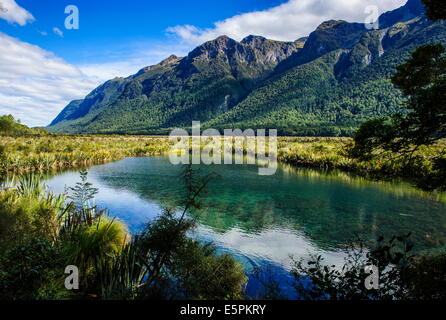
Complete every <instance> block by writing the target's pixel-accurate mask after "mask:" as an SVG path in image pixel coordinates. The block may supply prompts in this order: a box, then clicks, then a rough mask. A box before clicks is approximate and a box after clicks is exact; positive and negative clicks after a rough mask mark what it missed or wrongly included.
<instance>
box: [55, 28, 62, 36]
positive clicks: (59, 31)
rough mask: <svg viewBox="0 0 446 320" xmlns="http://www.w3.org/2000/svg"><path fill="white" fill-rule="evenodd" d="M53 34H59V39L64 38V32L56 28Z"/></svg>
mask: <svg viewBox="0 0 446 320" xmlns="http://www.w3.org/2000/svg"><path fill="white" fill-rule="evenodd" d="M53 32H54V33H55V34H57V35H58V36H59V37H63V32H62V30H60V29H59V28H57V27H54V28H53Z"/></svg>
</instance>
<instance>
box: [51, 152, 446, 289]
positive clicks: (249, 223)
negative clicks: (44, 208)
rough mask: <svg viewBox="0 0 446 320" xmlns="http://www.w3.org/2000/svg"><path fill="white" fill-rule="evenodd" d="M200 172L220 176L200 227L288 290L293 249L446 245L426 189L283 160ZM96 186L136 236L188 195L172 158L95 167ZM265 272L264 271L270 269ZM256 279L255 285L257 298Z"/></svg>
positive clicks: (70, 179) (337, 257)
mask: <svg viewBox="0 0 446 320" xmlns="http://www.w3.org/2000/svg"><path fill="white" fill-rule="evenodd" d="M194 168H197V169H199V170H200V174H202V175H204V174H208V173H213V174H215V178H213V179H212V181H211V182H210V184H209V185H208V187H207V190H206V193H205V194H203V195H202V197H201V200H202V208H201V209H200V210H197V211H196V212H194V216H196V217H198V222H199V224H198V227H197V230H196V234H195V235H193V236H196V237H199V238H200V239H202V240H204V241H212V242H214V243H215V244H216V245H217V246H218V248H219V250H220V251H221V252H228V253H230V254H231V255H233V256H234V257H235V258H236V259H238V260H239V261H240V262H241V263H242V264H243V265H244V266H245V268H246V270H247V272H248V274H250V273H251V272H252V270H253V267H255V266H260V267H263V268H264V270H268V272H270V273H272V274H273V275H274V277H275V278H276V279H278V281H280V282H281V285H282V287H283V289H284V291H285V293H286V294H287V295H288V296H289V297H293V293H292V289H291V287H290V286H289V284H288V282H289V280H290V276H289V274H288V271H289V270H290V267H291V259H290V255H292V256H294V257H295V258H304V259H305V258H308V257H309V255H310V254H317V255H322V256H323V257H324V258H325V259H326V261H327V263H330V264H337V265H340V264H342V262H343V258H344V253H343V251H342V250H341V248H342V246H344V245H346V244H348V243H349V241H350V240H351V239H354V238H355V237H358V236H359V237H360V238H361V239H364V240H366V241H368V242H369V243H372V241H373V240H375V239H376V238H377V237H378V236H380V235H383V236H386V237H391V236H392V235H402V234H407V233H409V232H412V237H411V239H412V241H413V242H414V244H415V250H416V251H426V250H433V249H441V248H444V247H445V244H446V201H445V196H444V194H427V193H424V192H421V191H419V190H416V189H414V188H412V187H411V186H410V185H408V184H406V183H402V182H374V181H369V180H367V179H364V178H359V177H355V176H352V175H349V174H346V173H342V172H338V171H334V172H330V173H325V172H322V171H317V170H309V169H297V168H293V167H290V166H285V165H281V166H279V168H278V170H277V172H276V174H275V175H272V176H259V175H258V170H257V169H258V168H257V167H256V166H254V165H211V166H206V165H199V166H194ZM88 171H89V175H88V178H89V181H90V182H91V183H93V185H94V186H95V187H97V188H99V190H100V191H99V193H98V194H97V196H96V204H97V205H98V206H99V207H101V208H108V209H109V212H110V215H111V216H117V217H118V218H119V219H121V220H122V221H124V222H126V223H127V225H128V226H129V229H130V231H131V232H132V233H135V232H138V231H139V230H141V228H143V227H144V224H145V223H146V222H147V221H149V220H150V219H153V218H154V217H156V216H157V215H159V214H160V213H161V212H162V210H163V208H164V207H167V206H170V207H172V206H175V205H177V204H178V202H179V201H181V200H182V199H183V195H184V194H185V190H184V184H183V181H182V180H181V178H180V177H179V175H180V174H181V172H182V167H181V166H175V165H172V164H171V163H170V162H169V158H168V157H165V156H160V157H150V158H127V159H124V160H122V161H118V162H113V163H107V164H104V165H98V166H93V167H91V168H89V169H88ZM78 181H80V178H79V173H78V172H76V171H69V172H64V173H60V174H58V175H55V176H53V177H49V178H47V179H46V184H47V185H48V187H49V189H50V190H52V191H54V192H57V193H59V192H63V191H64V190H65V187H66V186H73V185H74V184H75V183H76V182H78ZM265 272H266V271H265ZM257 290H258V282H257V281H256V279H254V278H253V277H251V278H250V281H249V283H248V288H247V291H248V294H249V295H251V296H252V297H254V296H256V293H257Z"/></svg>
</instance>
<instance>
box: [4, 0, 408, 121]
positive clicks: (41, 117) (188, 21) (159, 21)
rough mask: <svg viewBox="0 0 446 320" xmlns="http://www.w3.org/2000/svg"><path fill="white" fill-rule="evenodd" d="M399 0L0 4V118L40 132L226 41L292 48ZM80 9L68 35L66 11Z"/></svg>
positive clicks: (8, 0)
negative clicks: (103, 91) (120, 83)
mask: <svg viewBox="0 0 446 320" xmlns="http://www.w3.org/2000/svg"><path fill="white" fill-rule="evenodd" d="M404 3H405V0H213V1H209V0H207V1H204V0H195V1H193V0H189V1H179V0H171V1H152V0H127V1H122V0H88V1H87V0H38V1H37V0H0V114H9V113H10V114H13V115H14V116H15V117H16V118H20V119H21V120H22V122H23V123H25V124H27V125H30V126H41V125H47V124H48V123H49V122H51V120H52V119H53V118H54V117H55V116H56V115H57V113H58V112H60V110H61V109H62V108H63V107H64V106H65V105H66V104H67V103H68V102H69V101H70V100H72V99H80V98H83V97H84V96H85V95H86V94H87V93H88V92H90V91H91V90H92V89H94V88H95V87H96V86H97V85H99V84H100V83H101V82H103V81H105V80H107V79H110V78H113V77H116V76H128V75H130V74H133V73H135V72H137V71H138V70H139V69H141V68H142V67H144V66H147V65H151V64H155V63H157V62H159V61H161V60H162V59H164V58H166V57H168V56H169V55H170V54H176V55H179V56H183V55H186V54H187V53H188V52H189V51H190V50H191V49H193V48H194V47H195V46H196V45H199V44H200V43H202V42H204V41H207V40H211V39H213V38H216V37H217V36H219V35H222V34H226V35H228V36H230V37H232V38H234V39H236V40H241V39H242V38H243V37H245V36H247V35H249V34H257V35H263V36H265V37H267V38H271V39H275V40H283V41H293V40H296V39H297V38H299V37H302V36H306V35H308V34H309V33H310V32H311V31H312V30H314V29H315V28H316V27H317V26H318V25H319V24H320V23H322V22H323V21H325V20H328V19H344V20H347V21H358V22H365V21H366V19H367V17H368V16H369V14H367V13H366V12H365V11H366V10H365V9H366V7H367V6H369V5H374V6H376V8H377V9H378V12H379V13H382V12H385V11H388V10H391V9H394V8H397V7H399V6H401V5H402V4H404ZM68 5H75V6H77V8H78V9H79V29H78V30H68V29H66V28H65V26H64V21H65V19H66V17H67V16H68V15H67V14H65V12H64V10H65V7H66V6H68Z"/></svg>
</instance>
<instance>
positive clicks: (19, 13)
mask: <svg viewBox="0 0 446 320" xmlns="http://www.w3.org/2000/svg"><path fill="white" fill-rule="evenodd" d="M0 18H1V19H4V20H6V21H8V22H9V23H17V24H19V25H21V26H24V25H26V24H27V23H28V22H32V21H34V20H35V19H34V17H33V15H32V14H31V13H30V12H28V11H27V10H26V9H24V8H22V7H21V6H19V5H18V4H17V3H16V2H15V1H14V0H0Z"/></svg>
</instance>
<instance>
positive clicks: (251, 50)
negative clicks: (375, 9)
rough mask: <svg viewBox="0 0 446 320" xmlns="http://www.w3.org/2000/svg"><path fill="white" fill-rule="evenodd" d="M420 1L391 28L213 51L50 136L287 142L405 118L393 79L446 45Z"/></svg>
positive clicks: (111, 96)
mask: <svg viewBox="0 0 446 320" xmlns="http://www.w3.org/2000/svg"><path fill="white" fill-rule="evenodd" d="M420 6H421V4H420V3H419V1H418V0H409V1H408V3H406V5H404V6H403V7H401V8H399V9H396V10H394V11H392V12H389V13H385V14H383V15H381V17H380V20H379V21H380V23H381V24H382V25H383V26H384V27H383V28H381V29H379V30H368V29H367V28H365V26H364V25H363V24H359V23H348V22H345V21H341V20H331V21H327V22H324V23H322V24H321V25H320V26H319V27H318V28H317V29H316V30H315V31H314V32H312V33H311V34H310V35H309V37H308V38H302V39H298V40H296V41H294V42H280V41H273V40H268V39H266V38H264V37H261V36H254V35H252V36H248V37H246V38H244V39H243V40H241V41H240V42H238V41H235V40H233V39H230V38H229V37H227V36H221V37H218V38H217V39H215V40H212V41H208V42H206V43H204V44H202V45H200V46H198V47H197V48H195V49H194V50H192V51H191V52H190V53H189V54H188V55H187V56H186V57H184V58H178V57H176V56H171V57H169V58H167V59H166V60H164V61H162V62H161V63H159V64H157V65H155V66H150V67H146V68H143V69H141V70H140V71H139V72H138V73H136V74H135V75H133V76H130V77H127V78H116V79H113V80H110V81H108V82H106V83H104V84H103V85H102V86H100V87H98V88H97V89H95V90H94V91H93V92H92V93H90V94H89V95H88V96H87V97H86V98H85V99H84V100H75V101H73V102H71V103H70V104H69V105H68V106H67V107H66V108H65V109H64V110H63V111H62V112H61V114H60V115H59V116H58V117H57V118H56V119H55V120H54V121H53V123H52V124H51V126H50V127H49V129H50V130H51V131H54V132H67V133H84V132H88V133H167V132H169V130H170V128H173V127H189V126H190V124H191V121H192V120H200V121H202V122H203V125H204V126H208V127H210V126H212V127H216V128H231V127H242V128H244V127H252V128H259V127H268V128H278V129H279V132H280V133H282V134H303V135H348V134H351V133H352V132H353V131H354V130H355V127H356V126H357V125H358V124H360V123H361V122H363V121H365V120H367V119H370V118H371V117H376V116H380V115H383V114H388V113H392V112H395V111H398V110H399V108H400V106H401V104H402V101H403V97H401V95H400V93H399V91H398V90H397V89H395V88H394V87H393V86H392V85H391V83H390V81H389V78H390V77H391V75H392V74H393V73H394V72H395V67H396V66H397V65H399V64H401V63H402V62H404V59H406V58H407V57H408V56H409V54H410V52H411V51H413V50H414V49H415V48H416V47H417V46H419V45H422V44H425V43H429V42H442V43H446V26H445V24H444V21H440V22H435V23H434V22H430V21H428V20H427V19H426V18H425V17H424V14H423V11H420Z"/></svg>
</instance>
